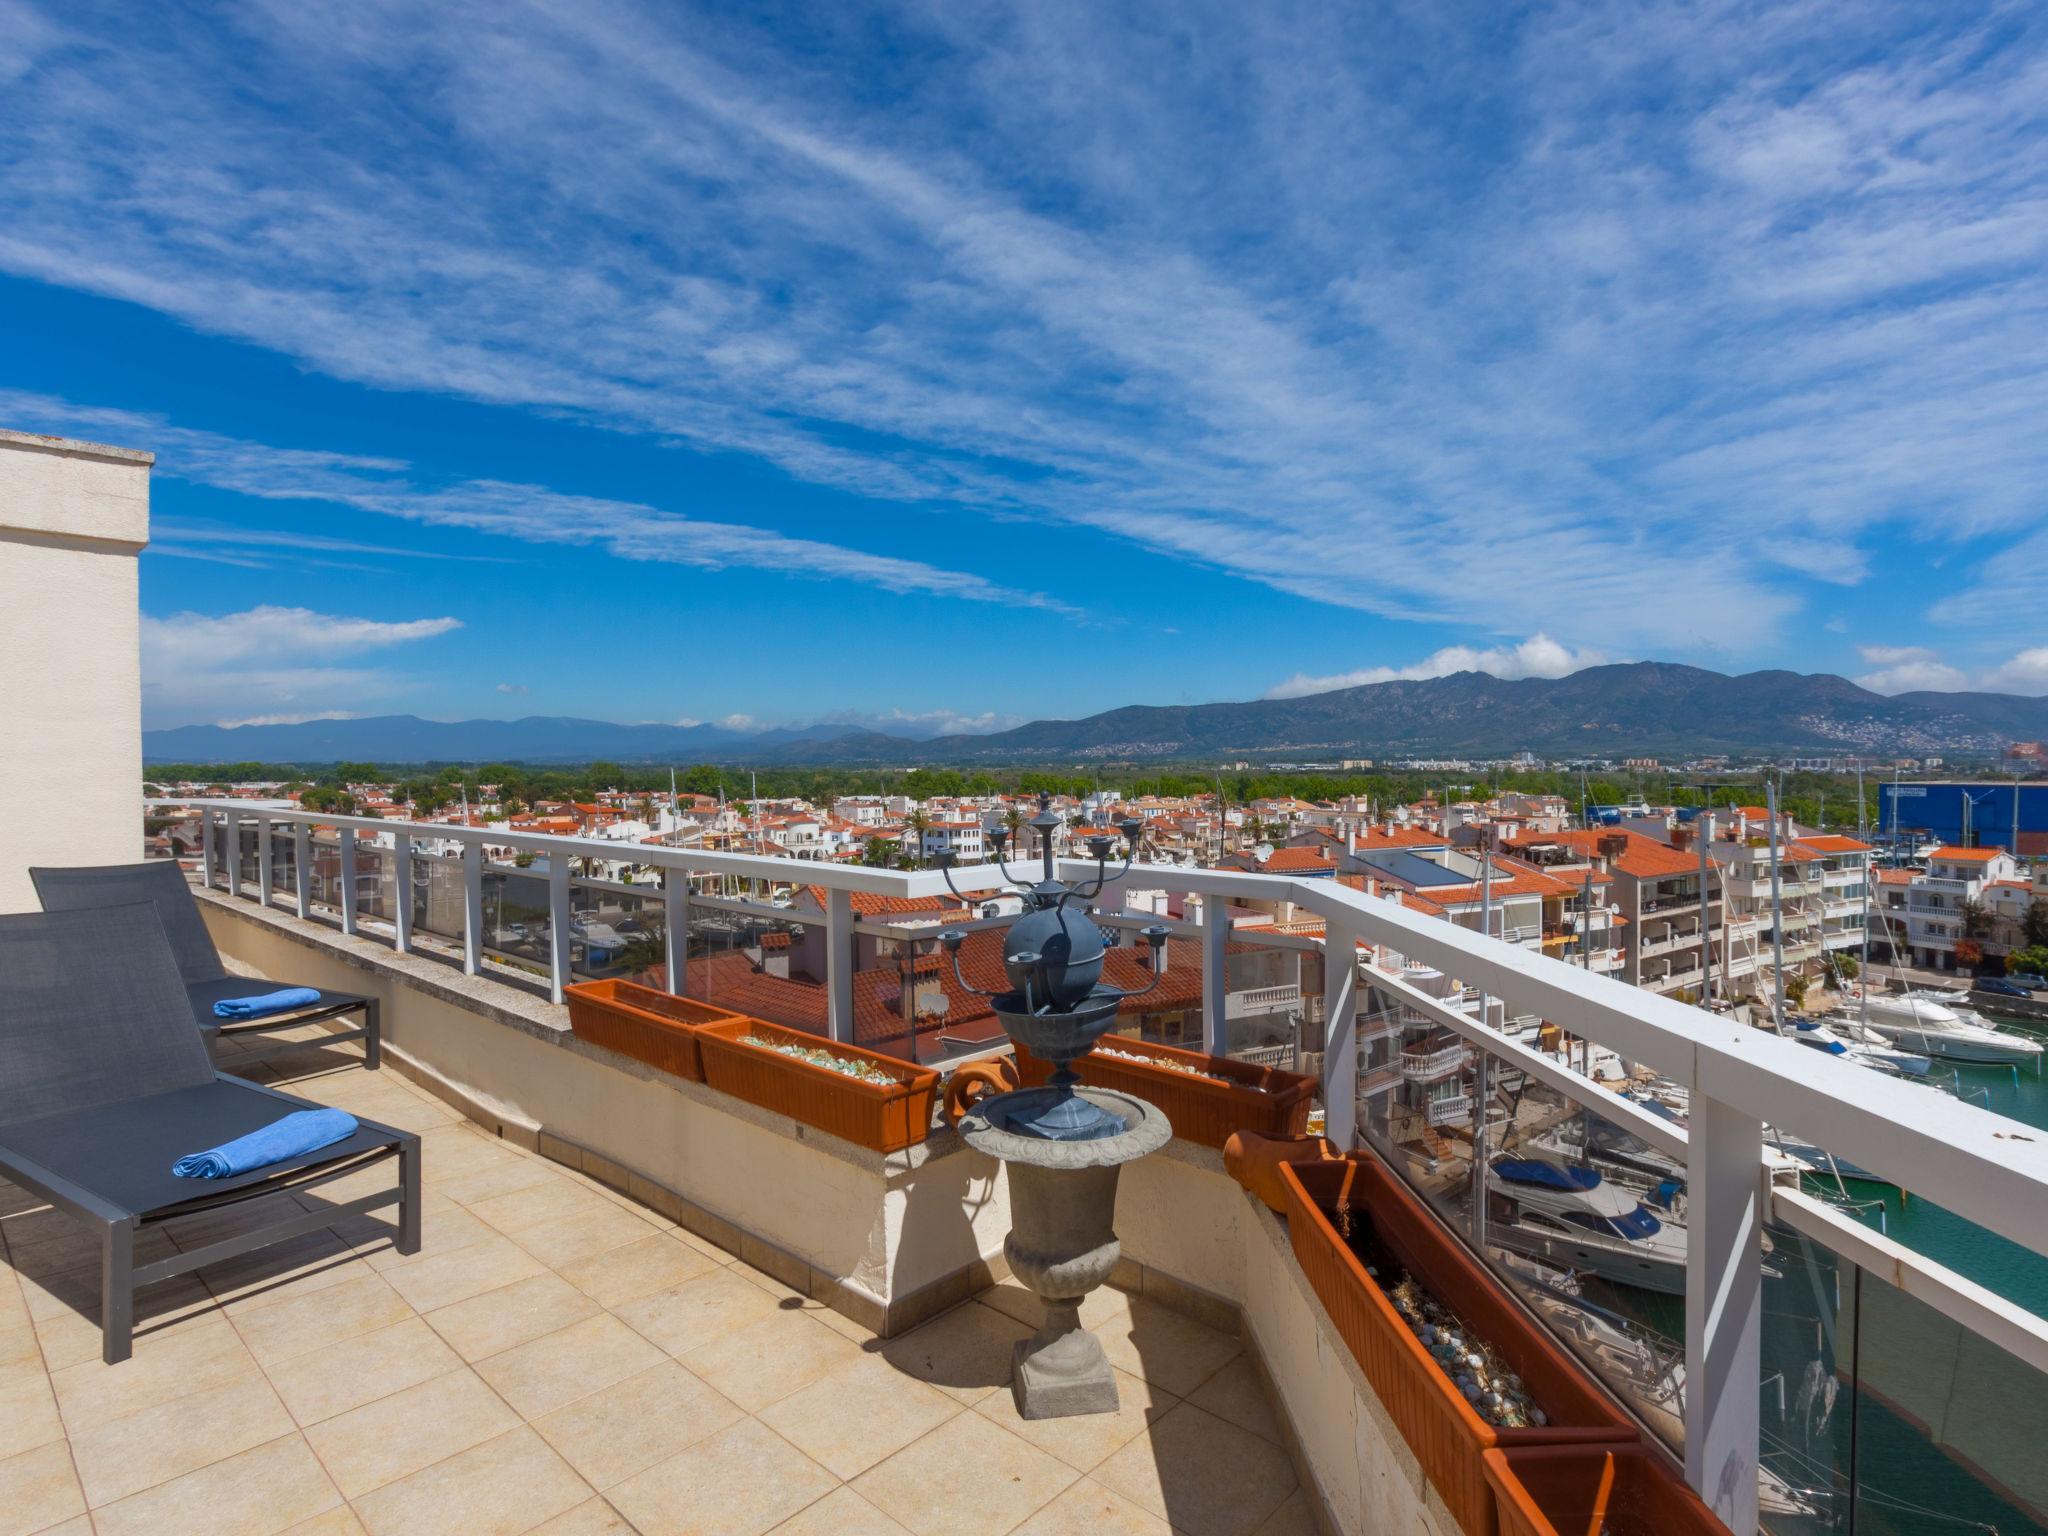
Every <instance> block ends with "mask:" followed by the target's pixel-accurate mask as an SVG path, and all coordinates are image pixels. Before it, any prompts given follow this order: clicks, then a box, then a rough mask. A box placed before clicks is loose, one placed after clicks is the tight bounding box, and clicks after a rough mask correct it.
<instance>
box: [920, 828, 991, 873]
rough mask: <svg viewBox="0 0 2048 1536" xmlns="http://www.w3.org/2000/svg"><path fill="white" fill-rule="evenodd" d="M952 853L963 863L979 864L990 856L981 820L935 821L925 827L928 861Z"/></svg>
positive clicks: (925, 855)
mask: <svg viewBox="0 0 2048 1536" xmlns="http://www.w3.org/2000/svg"><path fill="white" fill-rule="evenodd" d="M942 853H950V854H951V855H952V856H953V857H954V858H955V859H956V860H958V861H959V862H960V863H962V864H979V863H981V862H982V860H983V859H985V858H987V857H988V853H987V844H986V841H985V834H984V833H983V832H982V828H981V823H980V822H979V821H935V822H932V823H931V824H930V825H928V826H927V827H926V828H925V829H924V857H925V860H926V862H928V863H929V862H930V861H931V860H933V859H935V858H937V857H938V856H939V855H940V854H942Z"/></svg>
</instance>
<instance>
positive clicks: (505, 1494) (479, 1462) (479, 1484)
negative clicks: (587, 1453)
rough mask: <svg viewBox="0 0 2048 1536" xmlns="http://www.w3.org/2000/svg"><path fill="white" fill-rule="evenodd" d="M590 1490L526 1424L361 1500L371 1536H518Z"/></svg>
mask: <svg viewBox="0 0 2048 1536" xmlns="http://www.w3.org/2000/svg"><path fill="white" fill-rule="evenodd" d="M590 1492H591V1490H590V1487H589V1485H588V1484H587V1483H585V1482H584V1481H583V1479H582V1478H580V1477H578V1476H577V1475H576V1474H575V1472H574V1471H572V1470H571V1469H570V1467H569V1464H568V1463H567V1462H566V1461H564V1460H562V1458H561V1457H559V1456H557V1455H556V1454H555V1453H554V1452H553V1451H551V1450H549V1449H548V1447H547V1444H546V1443H545V1442H544V1441H543V1440H542V1439H541V1438H540V1436H539V1435H536V1434H535V1433H534V1432H533V1431H532V1430H531V1429H528V1428H526V1427H525V1426H524V1425H521V1426H520V1427H519V1428H517V1429H514V1430H509V1431H507V1432H506V1433H505V1434H502V1435H499V1436H498V1437H497V1438H496V1439H494V1440H486V1441H485V1442H484V1443H483V1444H482V1445H478V1446H473V1447H471V1448H470V1449H469V1450H466V1451H464V1452H462V1453H461V1454H460V1455H457V1456H451V1457H449V1458H448V1459H447V1460H446V1461H439V1462H436V1463H434V1465H433V1466H431V1467H428V1468H426V1469H425V1470H424V1471H420V1472H415V1473H413V1475H412V1476H411V1477H408V1478H404V1479H401V1480H400V1481H398V1482H395V1483H389V1484H386V1485H385V1486H384V1487H382V1488H379V1489H378V1490H377V1491H376V1492H374V1493H369V1494H365V1495H364V1496H363V1497H362V1498H360V1499H357V1500H356V1501H355V1507H356V1514H357V1516H358V1517H360V1518H361V1520H362V1522H363V1524H364V1525H365V1526H367V1527H368V1528H369V1529H370V1531H371V1532H372V1533H373V1536H515V1533H517V1532H520V1531H526V1530H530V1529H532V1527H534V1526H536V1525H538V1524H539V1523H540V1522H541V1521H543V1520H548V1519H552V1518H553V1517H554V1516H556V1515H558V1514H561V1513H562V1512H563V1511H565V1510H570V1509H574V1508H575V1507H576V1506H577V1505H578V1504H581V1503H583V1502H584V1501H585V1500H586V1499H588V1498H589V1497H590Z"/></svg>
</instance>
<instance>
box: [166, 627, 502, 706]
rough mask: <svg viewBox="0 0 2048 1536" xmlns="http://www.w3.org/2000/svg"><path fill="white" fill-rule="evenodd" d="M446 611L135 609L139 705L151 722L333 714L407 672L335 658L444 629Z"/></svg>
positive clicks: (372, 698)
mask: <svg viewBox="0 0 2048 1536" xmlns="http://www.w3.org/2000/svg"><path fill="white" fill-rule="evenodd" d="M461 627H462V626H461V624H460V622H459V621H458V620H455V619H452V618H426V619H401V620H384V619H369V618H358V617H350V616H346V615H338V614H326V613H315V612H313V611H312V610H311V609H307V608H284V607H276V606H270V605H265V606H263V607H258V608H250V609H247V610H245V611H243V612H240V613H225V614H204V613H175V614H171V615H170V616H168V617H164V618H154V617H151V616H149V615H147V614H145V615H143V618H142V687H143V709H144V714H145V717H146V719H147V720H148V723H150V724H153V725H154V724H159V723H163V724H176V723H182V722H184V721H186V720H190V719H193V718H204V719H210V720H214V721H216V722H217V723H219V724H222V725H243V724H264V725H276V724H283V723H286V722H287V721H290V720H319V719H341V718H346V717H347V716H349V715H351V714H355V713H358V712H359V710H360V707H361V706H363V705H368V704H382V703H385V702H386V701H389V700H390V699H392V698H394V697H399V696H402V695H403V694H404V693H405V692H406V691H407V689H408V688H409V687H410V686H411V681H410V679H408V678H407V677H405V676H404V675H402V674H395V673H392V672H390V671H387V670H385V669H382V668H376V667H343V666H335V665H332V662H333V661H334V659H335V658H338V657H343V656H357V655H361V654H362V653H364V652H370V651H385V650H392V649H395V648H398V647H403V646H409V645H413V644H416V643H418V642H420V641H424V640H431V639H434V638H436V637H437V636H440V635H445V634H448V633H449V632H450V631H452V630H456V629H460V628H461Z"/></svg>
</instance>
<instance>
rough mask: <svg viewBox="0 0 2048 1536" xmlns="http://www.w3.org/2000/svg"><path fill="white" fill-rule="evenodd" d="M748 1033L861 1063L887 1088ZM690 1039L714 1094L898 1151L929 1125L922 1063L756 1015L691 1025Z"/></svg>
mask: <svg viewBox="0 0 2048 1536" xmlns="http://www.w3.org/2000/svg"><path fill="white" fill-rule="evenodd" d="M749 1035H752V1036H754V1037H756V1038H758V1039H762V1040H773V1041H777V1042H787V1043H790V1044H794V1045H802V1046H808V1047H810V1048H812V1049H814V1050H823V1051H829V1052H831V1053H832V1054H833V1055H834V1056H841V1057H845V1058H847V1059H849V1060H853V1061H864V1062H868V1063H871V1064H872V1065H874V1066H877V1067H880V1068H881V1069H882V1070H883V1071H884V1072H887V1073H888V1074H889V1075H890V1076H891V1077H893V1078H895V1079H896V1081H895V1082H894V1083H893V1084H891V1085H890V1086H888V1087H883V1086H882V1085H881V1084H880V1083H864V1082H862V1081H861V1080H860V1079H859V1078H855V1077H848V1076H847V1075H846V1074H845V1073H844V1072H835V1071H833V1070H832V1069H831V1068H830V1067H820V1066H815V1065H813V1064H812V1063H810V1062H808V1061H800V1060H798V1059H797V1058H796V1057H794V1056H786V1055H784V1054H783V1053H782V1052H780V1051H774V1050H769V1049H767V1048H765V1047H763V1046H758V1045H749V1044H748V1043H747V1038H746V1037H747V1036H749ZM696 1037H697V1048H698V1049H699V1050H700V1051H701V1052H702V1053H703V1057H704V1081H705V1082H706V1083H707V1084H709V1085H710V1086H711V1087H713V1088H716V1089H717V1090H718V1091H719V1092H720V1093H729V1094H731V1095H732V1096H733V1097H734V1098H736V1099H745V1100H746V1101H747V1102H748V1103H749V1104H758V1105H760V1106H761V1107H762V1108H763V1109H772V1110H774V1111H775V1112H776V1113H778V1114H784V1115H788V1116H789V1117H790V1118H791V1119H792V1120H801V1121H802V1122H803V1123H804V1124H805V1125H810V1126H816V1127H817V1128H818V1129H819V1130H821V1131H824V1132H826V1133H827V1134H829V1135H833V1136H837V1137H839V1138H840V1139H841V1140H842V1141H850V1142H852V1143H853V1144H854V1145H856V1146H861V1147H872V1148H873V1149H874V1150H875V1151H877V1152H901V1151H902V1150H903V1149H904V1148H905V1147H910V1146H915V1145H916V1144H917V1143H919V1142H921V1141H923V1140H924V1139H925V1136H926V1134H927V1133H928V1132H929V1131H930V1130H931V1126H932V1106H933V1103H934V1102H935V1101H936V1099H937V1097H938V1090H939V1074H938V1073H937V1072H934V1071H933V1070H932V1069H931V1068H930V1067H920V1066H915V1065H913V1064H911V1063H910V1062H907V1061H904V1060H902V1059H901V1058H900V1057H895V1056H884V1055H883V1054H882V1053H881V1052H880V1051H870V1050H866V1049H864V1048H862V1047H861V1046H858V1045H841V1044H839V1043H838V1042H837V1041H834V1040H827V1039H824V1038H823V1037H822V1036H819V1035H812V1034H806V1033H805V1032H804V1031H803V1030H800V1029H785V1028H784V1027H783V1026H782V1025H780V1024H767V1023H763V1022H762V1021H761V1020H759V1019H744V1018H743V1019H735V1020H733V1021H732V1022H731V1023H728V1024H707V1025H705V1026H704V1027H703V1028H701V1029H699V1030H697V1031H696Z"/></svg>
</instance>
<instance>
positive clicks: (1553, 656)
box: [1266, 635, 1608, 699]
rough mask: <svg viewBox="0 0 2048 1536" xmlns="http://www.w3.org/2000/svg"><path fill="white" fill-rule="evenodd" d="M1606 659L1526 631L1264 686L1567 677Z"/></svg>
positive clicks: (1289, 693) (1293, 688) (1286, 692)
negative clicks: (1514, 637)
mask: <svg viewBox="0 0 2048 1536" xmlns="http://www.w3.org/2000/svg"><path fill="white" fill-rule="evenodd" d="M1607 659H1608V658H1607V657H1605V656H1603V655H1601V654H1600V653H1599V652H1598V651H1592V650H1580V651H1574V650H1571V649H1569V648H1568V647H1566V646H1562V645H1560V644H1558V643H1557V642H1556V641H1555V640H1553V639H1551V638H1550V636H1548V635H1531V636H1530V637H1529V638H1528V639H1526V640H1524V641H1523V642H1522V643H1521V644H1519V645H1501V646H1489V647H1485V648H1475V647H1473V646H1469V645H1447V646H1445V647H1444V648H1443V649H1442V650H1440V651H1436V652H1433V653H1432V654H1430V655H1428V656H1425V657H1424V658H1423V659H1422V660H1420V661H1417V662H1411V663H1409V664H1408V665H1406V666H1380V667H1360V668H1358V669H1357V670H1356V671H1352V672H1334V673H1329V674H1326V675H1324V676H1321V677H1312V676H1309V675H1308V674H1306V673H1302V672H1297V673H1295V674H1294V676H1292V677H1290V678H1288V679H1287V681H1286V682H1284V683H1276V684H1275V685H1274V686H1273V687H1271V688H1269V689H1267V690H1266V697H1267V698H1269V699H1296V698H1300V697H1302V696H1303V695H1304V694H1311V693H1328V692H1330V691H1331V690H1332V689H1334V688H1357V687H1361V686H1363V685H1364V684H1367V683H1391V682H1396V681H1399V680H1402V679H1415V678H1424V677H1448V676H1450V675H1451V674H1452V673H1453V672H1488V673H1491V674H1492V675H1493V676H1495V677H1504V678H1509V679H1514V678H1523V677H1569V676H1570V675H1571V674H1572V673H1574V672H1577V671H1580V670H1581V669H1582V668H1585V667H1597V666H1599V665H1600V664H1601V663H1603V662H1605V661H1606V660H1607Z"/></svg>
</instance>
